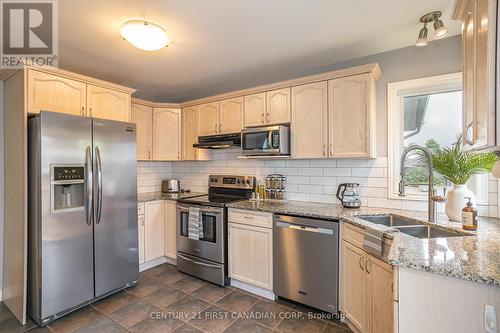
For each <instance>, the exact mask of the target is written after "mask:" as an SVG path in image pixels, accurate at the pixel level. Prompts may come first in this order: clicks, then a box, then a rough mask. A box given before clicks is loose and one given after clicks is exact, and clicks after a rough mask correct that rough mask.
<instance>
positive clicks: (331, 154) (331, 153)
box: [330, 143, 333, 157]
mask: <svg viewBox="0 0 500 333" xmlns="http://www.w3.org/2000/svg"><path fill="white" fill-rule="evenodd" d="M330 157H333V144H331V143H330Z"/></svg>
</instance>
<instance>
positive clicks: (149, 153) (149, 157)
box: [148, 150, 151, 160]
mask: <svg viewBox="0 0 500 333" xmlns="http://www.w3.org/2000/svg"><path fill="white" fill-rule="evenodd" d="M150 159H151V150H148V160H150Z"/></svg>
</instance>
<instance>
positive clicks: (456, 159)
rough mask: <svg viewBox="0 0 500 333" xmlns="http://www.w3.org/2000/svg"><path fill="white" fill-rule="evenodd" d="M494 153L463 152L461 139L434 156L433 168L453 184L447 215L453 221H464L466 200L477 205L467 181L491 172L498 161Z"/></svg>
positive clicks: (434, 153)
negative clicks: (463, 214) (469, 199)
mask: <svg viewBox="0 0 500 333" xmlns="http://www.w3.org/2000/svg"><path fill="white" fill-rule="evenodd" d="M497 159H498V158H497V156H496V155H495V154H493V153H474V152H468V151H464V150H462V145H461V138H458V140H457V142H456V143H454V144H453V145H452V146H451V147H449V148H443V149H440V150H438V151H435V152H433V154H432V166H433V168H434V170H436V171H437V172H439V173H440V174H441V175H442V176H443V177H444V178H446V179H447V180H449V181H450V182H451V183H452V184H453V188H452V189H451V190H449V191H448V194H447V196H446V198H447V199H448V201H447V202H446V206H445V213H446V215H447V216H448V218H449V219H450V220H451V221H461V220H462V208H463V207H464V205H465V198H468V197H470V198H471V201H472V203H473V205H475V204H476V202H475V196H474V192H472V191H471V190H469V189H468V188H467V181H468V180H469V179H470V178H471V177H472V176H473V175H475V174H478V173H483V172H491V170H492V169H493V165H494V164H495V162H496V161H497Z"/></svg>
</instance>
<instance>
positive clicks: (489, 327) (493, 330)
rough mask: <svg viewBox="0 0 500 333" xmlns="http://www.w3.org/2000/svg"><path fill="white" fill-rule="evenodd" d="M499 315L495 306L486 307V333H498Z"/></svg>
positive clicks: (486, 305)
mask: <svg viewBox="0 0 500 333" xmlns="http://www.w3.org/2000/svg"><path fill="white" fill-rule="evenodd" d="M497 328H498V326H497V314H496V311H495V306H493V305H491V304H485V305H484V331H485V332H486V333H498V331H497Z"/></svg>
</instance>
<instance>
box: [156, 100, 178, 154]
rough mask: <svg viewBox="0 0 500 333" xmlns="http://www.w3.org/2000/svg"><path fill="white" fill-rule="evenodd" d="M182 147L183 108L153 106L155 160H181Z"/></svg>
mask: <svg viewBox="0 0 500 333" xmlns="http://www.w3.org/2000/svg"><path fill="white" fill-rule="evenodd" d="M180 149H181V110H180V109H169V108H153V160H157V161H171V160H179V159H180V155H181V150H180Z"/></svg>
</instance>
